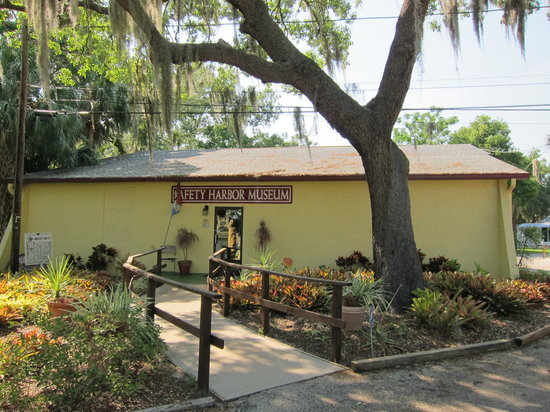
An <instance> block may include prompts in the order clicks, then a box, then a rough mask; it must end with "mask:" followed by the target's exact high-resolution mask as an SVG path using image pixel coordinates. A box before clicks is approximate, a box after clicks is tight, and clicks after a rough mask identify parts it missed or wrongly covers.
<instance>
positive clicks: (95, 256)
mask: <svg viewBox="0 0 550 412" xmlns="http://www.w3.org/2000/svg"><path fill="white" fill-rule="evenodd" d="M117 253H118V252H117V250H116V249H115V248H114V247H108V246H107V245H106V244H105V243H100V244H99V245H97V246H93V247H92V254H91V255H90V256H88V260H87V261H86V269H88V270H92V271H98V270H105V269H107V265H108V264H109V263H110V262H112V261H113V259H114V258H115V257H116V255H117Z"/></svg>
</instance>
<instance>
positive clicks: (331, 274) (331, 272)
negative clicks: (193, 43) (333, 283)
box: [295, 267, 348, 281]
mask: <svg viewBox="0 0 550 412" xmlns="http://www.w3.org/2000/svg"><path fill="white" fill-rule="evenodd" d="M295 274H296V275H297V276H305V277H309V278H319V279H329V280H341V281H345V280H347V278H348V274H347V273H346V272H345V271H342V270H337V269H333V268H328V267H318V268H309V267H305V268H302V269H300V270H298V271H296V272H295Z"/></svg>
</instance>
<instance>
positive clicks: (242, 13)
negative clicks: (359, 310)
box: [28, 0, 537, 309]
mask: <svg viewBox="0 0 550 412" xmlns="http://www.w3.org/2000/svg"><path fill="white" fill-rule="evenodd" d="M56 3H58V2H55V1H51V0H31V1H29V2H28V7H29V8H30V9H31V10H30V11H31V12H30V13H29V14H30V17H31V19H30V20H31V23H33V24H34V26H35V29H36V30H37V31H38V32H40V33H42V38H43V37H44V36H45V35H46V33H47V30H48V28H49V27H50V26H51V27H53V26H55V24H56V23H55V21H54V20H55V18H54V17H52V16H53V15H54V12H56V11H55V10H53V9H52V8H51V5H52V4H54V5H55V4H56ZM61 3H65V2H61ZM66 3H67V4H69V3H73V4H74V2H66ZM79 3H80V5H81V6H82V7H88V8H94V9H95V10H96V11H98V12H102V13H109V14H110V17H111V22H112V24H113V27H114V28H115V29H117V31H118V33H119V35H120V36H121V38H124V36H125V35H133V36H134V37H133V38H134V40H133V42H134V43H132V41H127V42H126V43H125V44H126V45H132V44H135V42H143V44H145V45H146V47H147V49H148V51H149V54H150V58H151V61H152V62H153V64H154V65H155V67H156V68H157V69H158V77H159V78H160V79H161V81H160V83H159V84H160V85H161V87H162V89H163V90H162V93H163V94H164V96H165V99H164V100H165V101H166V105H165V107H164V112H165V117H166V120H167V121H166V127H167V128H169V127H170V125H169V123H170V110H171V108H170V104H169V101H170V100H171V93H172V91H171V86H172V82H171V81H169V80H168V79H169V78H170V74H171V66H172V65H190V64H192V63H196V62H215V63H221V64H226V65H231V66H234V67H237V68H239V69H240V70H242V71H243V72H245V73H247V74H248V75H250V76H253V77H255V78H257V79H259V80H261V81H262V82H264V83H279V84H285V85H289V86H292V87H293V88H295V89H296V90H298V91H299V92H300V93H302V94H303V95H304V96H306V97H307V98H308V99H309V100H310V101H311V103H312V104H313V106H314V107H315V110H316V111H317V112H318V113H320V114H321V115H322V116H323V117H324V118H325V119H326V120H327V122H328V123H329V124H330V125H331V126H332V127H333V128H334V129H335V130H337V131H338V132H339V133H340V135H341V136H342V137H343V138H345V139H347V140H348V141H349V142H350V143H351V145H352V146H353V147H354V148H355V149H356V150H357V152H358V153H359V155H360V156H361V159H362V162H363V166H364V169H365V175H366V179H367V182H368V187H369V195H370V202H371V210H372V233H373V239H372V244H373V255H374V262H375V266H376V274H377V276H378V277H383V278H384V280H385V283H386V285H387V288H388V290H389V291H390V292H391V293H394V294H395V298H394V301H393V302H394V306H395V307H396V308H397V309H400V308H402V307H404V306H407V305H408V303H409V301H410V295H411V291H412V290H414V289H415V288H417V287H422V285H423V280H422V271H421V266H420V262H419V259H418V254H417V248H416V245H415V240H414V234H413V228H412V221H411V213H410V202H409V189H408V173H409V165H408V161H407V158H406V157H405V155H404V154H403V152H401V150H399V148H398V147H397V145H396V144H395V143H394V142H393V141H392V140H391V134H392V129H393V127H394V124H395V122H396V120H397V118H398V115H399V112H400V110H401V108H402V105H403V102H404V99H405V96H406V94H407V91H408V89H409V84H410V80H411V76H412V72H413V68H414V65H415V62H416V60H417V56H418V55H419V53H420V50H421V44H422V32H423V26H424V24H425V19H426V15H427V13H428V10H429V7H430V6H434V5H435V1H431V0H403V2H402V7H401V11H400V13H399V17H398V19H397V23H396V26H395V35H394V38H393V42H392V44H391V47H390V50H389V54H388V57H387V60H386V64H385V70H384V73H383V76H382V79H381V81H380V85H379V88H378V92H377V94H376V96H375V97H374V98H373V99H372V100H371V101H370V102H368V103H367V104H366V105H363V104H360V103H358V102H357V101H356V100H354V99H353V98H352V97H351V96H350V95H349V94H348V93H346V92H345V91H344V90H343V89H342V88H341V87H340V86H339V85H338V84H337V83H336V82H335V81H334V80H333V79H332V78H331V77H330V76H329V75H328V74H327V72H325V71H324V70H323V68H322V66H323V60H320V59H316V58H315V53H311V50H309V51H307V50H306V49H307V46H308V45H309V46H312V47H314V48H315V47H316V48H317V49H318V51H320V52H321V53H320V54H321V55H323V56H324V58H325V62H326V63H328V64H330V62H332V61H334V60H336V61H338V60H341V59H342V58H343V54H344V53H345V47H340V46H341V44H340V43H342V42H344V43H345V42H346V41H348V40H349V38H347V37H346V30H345V29H342V28H341V26H340V29H338V27H337V26H336V25H335V23H334V19H331V17H332V16H336V17H340V16H342V15H349V10H350V7H351V3H352V2H351V1H347V0H293V1H290V0H225V1H224V0H174V1H171V2H162V1H159V0H154V1H146V0H111V1H110V2H109V4H108V7H107V5H106V4H103V3H102V2H101V1H97V2H93V1H91V0H86V1H80V2H79ZM353 3H355V2H353ZM438 3H439V5H440V9H441V10H442V11H443V12H444V13H445V15H444V16H445V17H444V23H445V25H446V26H447V28H448V29H449V32H450V33H451V37H452V39H453V41H454V44H455V46H456V45H457V44H458V11H459V9H458V8H459V6H460V5H462V6H463V7H467V8H468V9H469V10H470V11H472V16H473V20H474V28H475V30H476V32H477V33H478V34H479V33H480V32H481V27H482V21H483V19H482V17H483V10H484V9H485V8H486V7H487V6H488V5H489V4H494V5H496V6H502V7H504V8H505V11H504V18H503V21H504V23H506V24H508V25H510V26H513V27H517V29H518V31H517V34H518V39H519V40H520V42H522V41H523V33H524V23H525V16H526V13H527V12H528V10H529V7H530V6H533V4H536V3H537V2H536V1H531V2H529V1H528V0H492V1H488V0H471V1H458V0H439V2H438ZM530 3H533V4H530ZM228 5H229V6H231V8H228V7H227V6H228ZM161 8H163V12H162V13H161V12H160V11H161ZM47 10H49V11H47ZM228 10H230V11H229V12H228ZM231 10H232V12H231ZM59 11H61V12H63V10H62V9H61V8H59V7H58V8H57V12H59ZM305 13H307V14H308V15H309V16H311V17H310V18H311V19H312V20H313V21H314V22H315V23H316V25H317V29H316V30H317V31H316V32H315V31H311V30H305V29H301V28H300V27H297V25H296V21H295V20H296V19H300V18H303V16H304V14H305ZM69 14H70V13H69ZM198 18H200V19H202V20H200V19H198ZM216 18H221V19H225V20H234V21H238V23H239V31H240V34H239V36H240V37H238V40H237V41H235V42H234V43H233V44H229V43H227V42H225V41H223V40H220V41H217V42H212V41H210V38H211V36H210V33H209V31H208V27H209V23H211V22H212V21H214V19H216ZM167 20H170V21H172V22H174V21H176V20H177V21H179V22H180V23H184V24H183V25H181V24H176V26H171V25H167V24H166V21H167ZM201 21H203V22H205V23H206V24H205V27H206V29H205V30H206V32H207V35H206V36H199V35H198V34H199V33H198V29H197V27H200V26H199V24H197V23H200V22H201ZM186 22H187V23H189V22H191V23H193V24H188V25H187V26H186V25H185V23H186ZM163 23H164V24H163ZM163 27H164V29H165V30H162V29H163ZM180 30H189V31H193V33H192V34H193V35H191V36H178V34H177V33H178V32H179V31H180ZM203 34H204V33H203ZM293 34H297V36H295V37H294V41H292V40H291V39H293ZM300 36H301V40H300ZM296 38H298V40H296ZM369 40H370V41H376V40H375V39H369ZM243 45H246V46H247V47H243ZM344 46H345V45H344ZM365 47H367V44H365ZM301 49H302V50H301ZM318 55H319V53H318ZM318 55H317V56H318ZM372 58H377V57H375V56H372ZM327 67H328V66H327ZM343 230H345V228H343Z"/></svg>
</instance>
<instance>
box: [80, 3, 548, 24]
mask: <svg viewBox="0 0 550 412" xmlns="http://www.w3.org/2000/svg"><path fill="white" fill-rule="evenodd" d="M548 8H550V6H536V7H533V11H535V10H536V11H539V10H543V9H548ZM506 10H507V9H506V8H496V9H486V10H483V13H494V12H499V11H506ZM470 14H472V12H471V11H456V12H449V13H442V12H440V13H428V14H427V16H449V15H465V16H467V15H470ZM398 18H399V16H363V17H343V18H337V19H323V20H322V22H323V23H338V22H353V21H362V20H396V19H398ZM276 22H277V23H284V24H319V21H317V20H285V21H276ZM240 24H241V23H240V22H237V21H234V22H223V23H222V22H220V23H182V24H168V25H167V27H169V28H185V27H188V28H199V27H206V28H207V27H224V26H239V25H240ZM81 27H83V28H96V29H99V28H108V27H110V26H109V25H107V24H105V25H93V26H81Z"/></svg>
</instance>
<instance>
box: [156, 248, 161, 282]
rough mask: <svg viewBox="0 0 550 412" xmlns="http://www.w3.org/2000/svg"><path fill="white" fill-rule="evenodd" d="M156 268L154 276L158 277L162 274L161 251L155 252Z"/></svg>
mask: <svg viewBox="0 0 550 412" xmlns="http://www.w3.org/2000/svg"><path fill="white" fill-rule="evenodd" d="M157 267H158V268H159V269H158V273H155V275H159V276H160V274H161V272H162V249H161V250H157Z"/></svg>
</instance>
